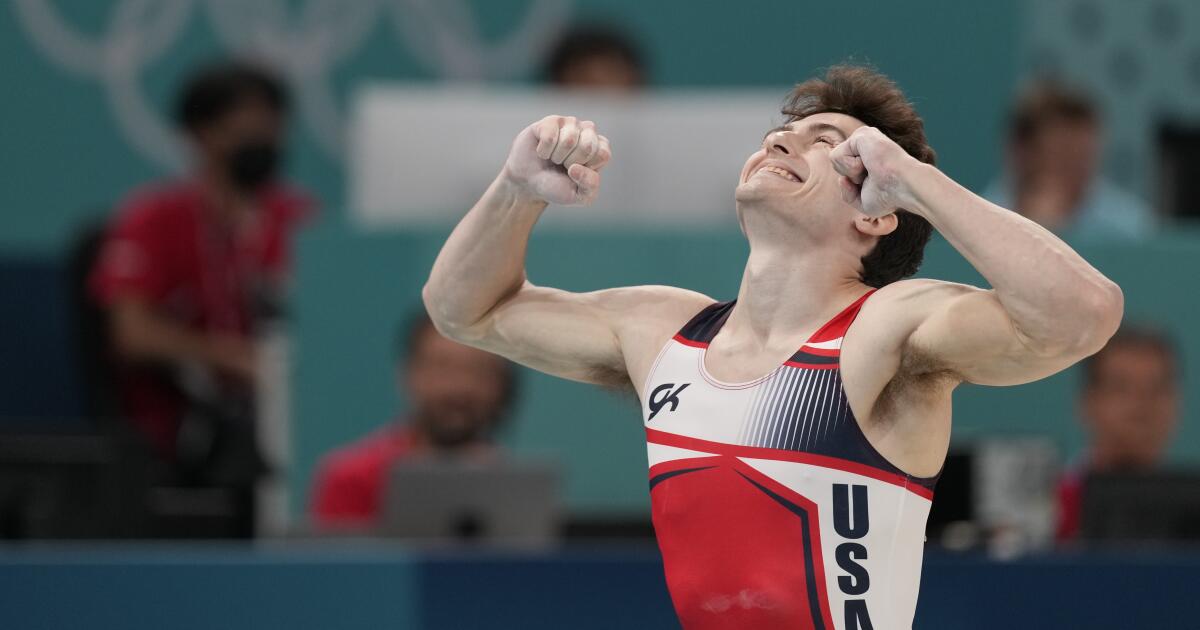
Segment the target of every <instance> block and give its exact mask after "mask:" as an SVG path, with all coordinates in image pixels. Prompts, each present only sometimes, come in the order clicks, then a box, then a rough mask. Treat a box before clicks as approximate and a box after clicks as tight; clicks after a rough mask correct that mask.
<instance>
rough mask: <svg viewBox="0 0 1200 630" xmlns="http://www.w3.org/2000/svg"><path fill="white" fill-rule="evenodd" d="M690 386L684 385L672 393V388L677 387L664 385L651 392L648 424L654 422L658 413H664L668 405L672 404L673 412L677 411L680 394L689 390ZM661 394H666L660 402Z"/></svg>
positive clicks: (670, 384) (668, 384)
mask: <svg viewBox="0 0 1200 630" xmlns="http://www.w3.org/2000/svg"><path fill="white" fill-rule="evenodd" d="M688 385H691V383H684V384H683V385H680V386H679V389H676V390H675V391H671V388H672V387H675V383H663V384H662V385H659V386H658V387H655V388H654V391H653V392H650V417H649V418H647V419H646V420H647V422H649V421H650V420H653V419H654V416H656V415H658V412H659V411H662V408H663V407H664V406H665V405H666V404H667V403H671V411H675V408H676V407H678V406H679V392H681V391H683V390H685V389H687V386H688ZM659 394H664V396H662V400H658V398H659Z"/></svg>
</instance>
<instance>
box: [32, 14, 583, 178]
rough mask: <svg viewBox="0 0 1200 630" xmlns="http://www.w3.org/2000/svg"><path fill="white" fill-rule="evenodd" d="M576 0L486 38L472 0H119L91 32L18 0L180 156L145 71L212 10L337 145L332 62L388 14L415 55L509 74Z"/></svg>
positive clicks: (126, 113)
mask: <svg viewBox="0 0 1200 630" xmlns="http://www.w3.org/2000/svg"><path fill="white" fill-rule="evenodd" d="M566 3H567V0H531V3H530V6H529V8H528V9H527V10H526V11H525V14H524V15H523V16H522V18H521V21H520V23H519V24H518V25H517V26H516V28H515V29H513V30H512V31H510V32H509V33H508V34H507V35H505V36H504V37H503V38H501V39H500V40H499V41H497V42H485V41H484V39H483V37H482V35H481V34H480V31H479V27H478V24H477V21H476V19H475V13H474V10H473V9H472V7H471V6H470V3H469V0H309V1H308V2H306V3H304V5H303V6H302V7H300V8H299V9H298V10H296V11H292V10H290V9H289V6H288V5H289V3H288V2H287V0H118V1H117V2H115V3H113V10H112V11H111V13H110V14H109V16H108V22H107V25H106V27H105V29H104V32H103V33H102V34H101V35H100V36H99V37H96V38H94V39H91V38H89V37H87V36H85V35H81V34H80V33H79V32H77V31H76V30H74V29H72V28H71V26H70V25H68V24H67V23H65V22H64V20H63V18H62V16H61V15H60V13H59V11H58V8H57V6H56V5H55V3H54V2H53V0H14V3H13V6H14V7H15V10H16V15H17V18H18V20H19V22H20V23H21V25H22V26H23V28H24V29H25V31H26V32H27V33H28V34H29V36H30V39H31V40H32V41H33V43H34V45H35V46H36V47H37V48H38V50H40V51H41V53H42V54H44V55H45V56H46V57H47V58H49V59H50V60H51V61H53V62H54V63H55V64H56V65H58V66H59V67H61V68H63V69H64V70H66V71H68V72H71V73H73V74H76V75H79V76H81V77H85V78H88V79H91V80H94V81H97V82H99V83H100V84H102V85H103V86H104V89H105V97H106V100H107V102H108V106H109V108H110V110H111V112H112V115H113V117H114V119H115V122H116V123H117V125H118V127H119V128H120V129H121V131H122V132H123V133H124V135H125V137H126V139H127V140H128V141H129V143H130V144H131V146H133V147H134V148H135V149H136V150H137V151H138V152H139V153H141V154H142V155H143V156H145V157H146V158H147V159H149V160H151V161H152V162H154V163H156V164H159V165H161V166H163V167H165V168H168V169H171V170H175V171H179V170H180V169H182V168H183V166H184V163H185V160H184V156H185V152H184V149H183V146H182V144H181V143H180V142H179V139H178V137H177V136H176V134H175V131H174V129H173V127H172V126H171V124H170V123H169V121H167V120H166V119H165V117H164V116H163V115H162V114H161V113H159V112H156V111H154V107H153V106H152V105H151V104H150V103H149V101H148V100H147V98H146V95H145V93H144V89H143V87H142V85H141V82H140V80H139V79H140V77H141V75H142V72H143V71H144V70H145V69H146V68H147V66H149V65H150V64H151V63H153V62H154V61H156V60H158V59H160V58H161V57H162V56H164V55H165V54H167V52H168V51H169V49H170V47H171V45H172V44H173V43H175V42H176V41H177V39H178V38H179V37H180V34H181V33H182V32H183V30H184V27H185V26H186V25H187V24H188V23H189V21H190V20H192V19H205V18H206V19H207V20H208V22H209V24H210V25H211V26H212V29H213V31H214V32H215V33H216V35H217V38H218V40H219V41H220V42H221V45H222V46H224V47H225V48H226V49H228V50H230V51H232V52H234V53H237V54H245V55H251V56H253V57H254V58H256V59H261V60H263V61H264V62H265V63H268V64H270V65H272V66H273V67H274V68H275V69H276V70H277V71H279V72H280V73H281V75H283V76H284V77H285V78H286V80H287V81H288V83H289V85H291V86H292V90H293V96H294V98H295V102H296V112H297V117H298V119H299V120H300V121H301V122H302V123H303V124H304V125H305V127H306V128H307V129H308V130H309V132H310V133H311V134H312V137H313V138H314V139H315V140H316V143H317V145H318V146H319V147H320V148H321V149H322V150H323V151H325V152H326V153H328V154H329V155H330V156H332V157H334V158H335V159H340V158H341V157H342V155H343V129H344V115H343V113H342V112H339V111H338V107H337V103H336V101H335V99H334V94H333V88H332V86H331V82H330V75H331V73H332V72H333V71H334V70H335V69H336V68H337V67H338V66H339V65H340V64H342V63H343V62H345V61H346V59H347V58H348V57H349V56H350V55H351V54H353V53H354V52H355V51H356V50H357V49H358V48H359V47H360V46H361V45H362V44H363V42H364V41H365V40H366V38H367V37H368V35H369V34H370V32H371V30H372V29H373V28H375V27H376V26H377V25H378V24H381V23H382V24H385V25H387V24H390V26H391V28H392V29H393V30H394V31H395V32H396V33H397V35H398V39H399V40H400V41H401V42H402V43H403V44H405V45H406V48H407V49H408V50H409V52H411V53H412V54H413V56H414V58H415V59H416V60H417V61H418V62H419V63H421V64H423V65H424V66H425V67H427V68H429V69H430V70H432V71H433V72H434V73H435V74H437V75H438V76H441V77H443V78H446V79H457V80H481V79H485V78H503V77H508V76H512V75H514V74H516V73H518V72H521V71H524V70H526V69H527V68H529V67H530V66H531V65H532V64H533V63H535V61H536V60H537V58H538V57H539V55H540V54H541V53H542V51H543V50H544V49H545V47H546V45H547V44H548V43H549V41H550V39H551V38H552V37H554V36H555V34H557V33H558V32H559V31H560V30H561V28H562V27H563V25H564V24H565V23H566V19H567V14H568V7H567V4H566Z"/></svg>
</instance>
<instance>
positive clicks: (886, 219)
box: [854, 212, 900, 236]
mask: <svg viewBox="0 0 1200 630" xmlns="http://www.w3.org/2000/svg"><path fill="white" fill-rule="evenodd" d="M899 223H900V220H899V219H898V218H896V213H895V212H889V213H888V214H885V215H883V216H881V217H871V216H867V215H865V214H862V213H859V215H858V217H857V218H855V219H854V227H855V228H856V229H857V230H858V231H859V232H860V233H862V234H865V235H867V236H887V235H888V234H891V233H892V232H895V231H896V226H897V225H899Z"/></svg>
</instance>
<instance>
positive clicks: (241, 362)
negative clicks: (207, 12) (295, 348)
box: [89, 62, 312, 487]
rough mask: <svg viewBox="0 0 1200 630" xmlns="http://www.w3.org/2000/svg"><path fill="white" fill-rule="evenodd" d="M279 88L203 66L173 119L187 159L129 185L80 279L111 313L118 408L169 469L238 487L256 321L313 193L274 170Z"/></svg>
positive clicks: (281, 118) (246, 463) (248, 461)
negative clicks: (173, 176)
mask: <svg viewBox="0 0 1200 630" xmlns="http://www.w3.org/2000/svg"><path fill="white" fill-rule="evenodd" d="M286 115H287V94H286V92H285V89H284V87H283V85H282V84H281V83H280V82H279V80H277V79H276V78H275V77H273V76H272V75H271V74H269V73H267V72H265V71H264V70H261V69H259V68H257V67H255V66H252V65H248V64H244V63H240V62H224V63H219V64H215V65H212V66H208V67H205V68H202V69H200V70H199V71H198V72H196V73H195V74H194V75H192V76H191V77H190V78H189V79H188V80H187V81H186V82H185V85H184V86H183V88H182V90H181V92H180V96H179V98H178V102H177V111H176V116H177V123H178V124H179V127H180V128H181V130H182V131H183V132H184V136H185V137H186V139H187V140H188V144H189V148H190V149H191V154H192V156H193V158H192V165H191V168H190V170H189V172H188V173H187V174H186V175H185V176H184V177H182V178H180V179H177V180H170V181H163V182H158V183H154V184H152V185H148V186H145V187H143V188H141V189H139V190H137V191H135V192H133V193H132V194H131V195H129V197H128V198H127V199H126V200H125V201H124V203H123V204H122V205H121V207H120V209H119V211H118V212H117V214H116V215H115V217H114V218H113V219H112V220H111V222H110V224H109V226H108V229H107V233H106V235H105V237H104V241H103V244H102V246H101V249H100V253H99V255H98V257H97V259H96V261H95V263H94V266H93V268H92V272H91V276H90V279H89V284H90V290H91V293H92V295H93V296H94V298H95V300H96V302H97V303H99V305H100V306H101V307H102V308H103V310H104V312H105V313H106V319H107V321H108V333H109V334H108V344H107V346H108V347H109V349H110V354H111V355H112V358H113V362H114V365H113V370H114V374H113V378H114V380H115V381H116V382H115V387H116V390H117V394H118V396H117V398H118V407H119V410H118V412H119V414H120V415H121V416H123V417H124V418H125V419H127V420H128V421H129V422H130V423H132V425H133V426H134V427H135V428H136V429H137V433H138V434H140V435H141V436H143V437H144V438H145V439H146V441H147V442H148V443H149V444H150V445H151V448H152V450H153V451H154V452H156V453H157V454H158V456H159V457H160V459H161V460H162V461H164V462H166V463H167V464H168V465H169V467H170V469H171V470H173V471H174V473H175V475H176V476H177V477H181V478H184V481H186V482H188V483H195V484H198V485H233V486H241V487H249V485H250V484H251V483H252V482H253V479H254V478H255V477H256V476H257V475H258V474H259V473H260V472H261V469H262V464H261V460H259V459H258V458H257V449H256V447H255V445H254V431H253V400H254V381H255V372H256V358H255V350H254V347H255V344H254V341H255V334H256V329H257V328H258V326H259V325H260V324H261V323H262V321H263V318H264V316H269V315H270V314H271V313H277V312H278V311H279V308H278V304H279V297H280V295H281V293H282V289H283V285H284V282H285V280H286V278H287V275H288V263H289V254H290V249H291V238H292V234H293V232H294V231H295V229H296V228H297V226H298V225H299V223H300V222H301V220H302V219H304V217H305V216H306V214H307V213H308V212H309V210H310V207H311V205H312V204H311V202H310V201H309V199H308V197H307V196H306V195H305V194H303V193H301V192H299V191H298V190H296V189H295V188H293V187H291V186H288V185H286V184H284V183H282V182H281V181H280V180H279V178H278V168H279V164H280V158H281V155H282V143H283V138H284V126H285V120H286Z"/></svg>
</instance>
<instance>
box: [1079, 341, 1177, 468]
mask: <svg viewBox="0 0 1200 630" xmlns="http://www.w3.org/2000/svg"><path fill="white" fill-rule="evenodd" d="M1099 361H1100V362H1099V364H1098V365H1097V366H1096V370H1097V371H1096V381H1095V383H1094V384H1093V385H1092V386H1091V387H1090V388H1088V389H1087V390H1086V391H1085V392H1084V396H1083V401H1082V402H1083V416H1084V418H1083V420H1084V425H1085V427H1086V428H1087V430H1088V431H1089V433H1090V440H1091V449H1092V452H1093V456H1095V457H1097V458H1100V459H1102V460H1104V461H1106V462H1107V463H1108V464H1110V465H1114V466H1118V467H1129V468H1146V467H1152V466H1155V465H1157V464H1159V463H1160V462H1161V460H1162V458H1163V455H1164V453H1165V451H1166V449H1167V446H1168V444H1169V442H1170V439H1171V435H1172V434H1173V433H1174V430H1175V425H1176V424H1177V423H1178V420H1179V391H1178V385H1177V384H1176V382H1175V374H1174V370H1173V366H1172V364H1171V361H1170V358H1169V357H1167V356H1165V355H1164V354H1163V353H1162V352H1161V351H1159V350H1158V349H1156V348H1155V347H1154V346H1150V345H1145V344H1127V345H1120V346H1115V347H1112V348H1108V349H1106V350H1105V351H1104V356H1103V357H1102V358H1100V359H1099Z"/></svg>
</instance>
